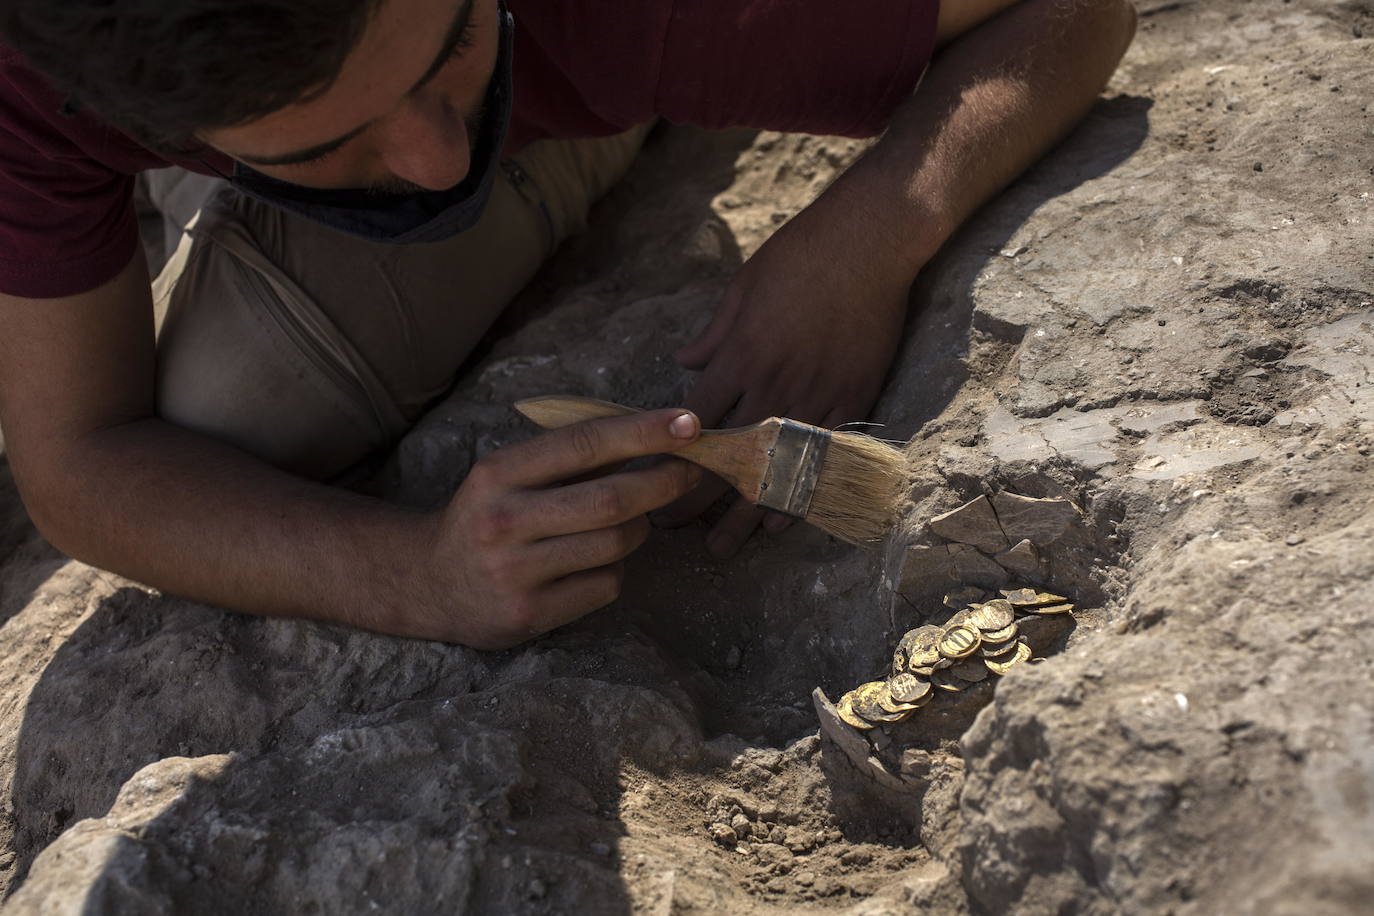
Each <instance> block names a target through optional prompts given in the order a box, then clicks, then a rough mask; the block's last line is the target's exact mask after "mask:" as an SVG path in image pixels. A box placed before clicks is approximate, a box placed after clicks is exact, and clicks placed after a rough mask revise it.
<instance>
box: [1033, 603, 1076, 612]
mask: <svg viewBox="0 0 1374 916" xmlns="http://www.w3.org/2000/svg"><path fill="white" fill-rule="evenodd" d="M1072 610H1073V605H1072V604H1051V605H1046V606H1042V607H1033V608H1031V609H1030V612H1031V613H1032V614H1067V613H1069V612H1070V611H1072Z"/></svg>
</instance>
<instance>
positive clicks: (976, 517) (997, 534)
mask: <svg viewBox="0 0 1374 916" xmlns="http://www.w3.org/2000/svg"><path fill="white" fill-rule="evenodd" d="M930 530H931V531H933V532H935V533H936V534H938V535H939V536H940V537H942V538H945V539H946V540H950V541H958V542H959V543H961V544H968V545H971V546H973V547H976V548H978V549H979V550H981V551H982V552H983V553H986V554H994V553H1000V552H1002V551H1004V550H1006V549H1007V548H1008V547H1010V546H1011V545H1010V543H1008V541H1007V538H1006V535H1004V534H1003V533H1002V529H1001V527H1000V526H999V525H998V524H997V516H996V515H994V514H993V511H992V506H991V505H990V504H989V503H988V499H987V497H986V496H979V497H978V498H977V499H973V500H970V501H969V502H966V503H964V504H963V505H962V506H960V507H959V508H957V509H954V510H952V511H950V512H946V513H945V514H944V515H937V516H935V517H934V518H932V519H931V520H930Z"/></svg>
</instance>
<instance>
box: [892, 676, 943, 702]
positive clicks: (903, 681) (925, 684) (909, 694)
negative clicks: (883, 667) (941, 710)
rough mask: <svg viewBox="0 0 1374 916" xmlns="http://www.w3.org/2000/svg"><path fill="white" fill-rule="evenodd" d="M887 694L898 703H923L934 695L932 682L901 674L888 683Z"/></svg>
mask: <svg viewBox="0 0 1374 916" xmlns="http://www.w3.org/2000/svg"><path fill="white" fill-rule="evenodd" d="M887 692H888V693H890V694H891V695H892V699H894V700H896V701H897V702H898V703H921V702H924V701H925V700H928V699H930V697H931V696H932V695H933V694H932V692H931V689H930V681H927V680H925V679H924V678H919V677H917V676H916V675H914V674H899V675H897V676H896V677H893V678H892V679H891V680H889V681H888V682H887Z"/></svg>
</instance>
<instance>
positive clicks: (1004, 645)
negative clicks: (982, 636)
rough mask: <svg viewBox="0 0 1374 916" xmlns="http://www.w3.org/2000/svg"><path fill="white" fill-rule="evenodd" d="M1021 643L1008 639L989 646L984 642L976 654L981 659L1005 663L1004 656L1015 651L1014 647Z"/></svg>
mask: <svg viewBox="0 0 1374 916" xmlns="http://www.w3.org/2000/svg"><path fill="white" fill-rule="evenodd" d="M1020 644H1021V643H1020V641H1019V640H1016V639H1008V640H1005V641H1004V642H1000V643H992V644H989V643H987V642H986V641H985V642H984V643H983V644H982V645H981V646H979V647H978V654H979V655H981V656H982V657H983V658H993V659H997V660H998V661H1006V660H1007V659H1006V656H1007V655H1008V654H1009V653H1011V652H1015V651H1016V647H1017V646H1019V645H1020Z"/></svg>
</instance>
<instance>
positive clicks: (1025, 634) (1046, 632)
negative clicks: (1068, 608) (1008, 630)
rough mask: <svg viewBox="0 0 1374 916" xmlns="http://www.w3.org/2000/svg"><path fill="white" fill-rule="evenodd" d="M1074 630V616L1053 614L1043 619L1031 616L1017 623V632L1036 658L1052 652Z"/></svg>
mask: <svg viewBox="0 0 1374 916" xmlns="http://www.w3.org/2000/svg"><path fill="white" fill-rule="evenodd" d="M1073 628H1074V620H1073V615H1072V614H1053V615H1049V616H1043V617H1042V616H1037V615H1031V616H1029V617H1022V618H1021V619H1019V620H1017V621H1016V629H1017V632H1018V633H1019V634H1020V635H1021V639H1022V640H1023V641H1024V642H1025V643H1026V644H1027V645H1028V646H1030V647H1031V652H1032V653H1034V654H1035V655H1036V656H1043V655H1045V654H1047V653H1048V652H1050V651H1051V650H1052V649H1053V648H1054V646H1055V644H1056V643H1058V642H1059V640H1060V639H1061V638H1062V637H1063V636H1064V634H1066V633H1068V632H1069V631H1070V630H1072V629H1073Z"/></svg>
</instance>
